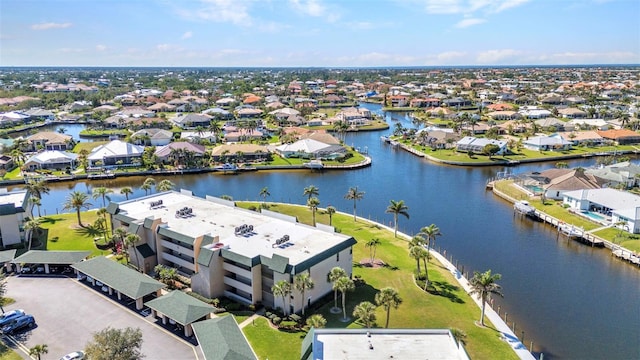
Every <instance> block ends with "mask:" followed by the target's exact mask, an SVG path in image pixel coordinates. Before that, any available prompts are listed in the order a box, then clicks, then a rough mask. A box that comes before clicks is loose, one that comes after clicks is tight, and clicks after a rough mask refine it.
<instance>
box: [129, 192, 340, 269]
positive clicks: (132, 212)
mask: <svg viewBox="0 0 640 360" xmlns="http://www.w3.org/2000/svg"><path fill="white" fill-rule="evenodd" d="M160 200H162V205H161V206H156V207H151V203H157V202H158V201H160ZM118 205H119V209H120V212H119V213H121V214H124V215H126V216H128V217H131V218H134V219H137V220H144V219H145V218H148V217H153V218H161V219H162V222H163V223H166V224H167V228H168V229H170V230H172V231H174V232H177V233H180V234H183V235H187V236H189V237H192V238H197V237H200V236H202V235H210V236H212V237H214V238H215V237H216V236H217V237H219V242H220V243H222V244H224V246H225V247H226V246H228V250H230V251H233V252H234V253H237V254H239V255H242V256H246V257H248V258H253V257H256V256H259V255H263V256H267V257H269V258H271V257H273V255H274V254H278V255H280V256H283V257H286V258H288V259H289V264H291V265H296V264H299V263H301V262H303V261H305V260H307V259H309V258H310V257H312V256H314V255H316V254H318V253H320V252H322V251H325V250H328V249H331V248H333V247H334V246H336V245H338V244H340V243H342V242H344V241H346V240H348V239H350V238H351V237H350V236H346V235H342V234H338V233H335V232H328V231H324V230H319V229H317V228H314V227H311V226H307V225H304V224H299V223H296V222H293V221H287V220H283V219H278V218H275V217H271V216H267V215H264V214H261V213H259V212H255V211H250V210H245V209H241V208H237V207H233V206H227V205H223V204H218V203H215V202H213V201H211V200H207V199H203V198H199V197H195V196H190V195H186V194H182V193H179V192H175V191H172V192H166V193H160V194H154V195H150V196H146V197H143V198H139V199H133V200H129V201H125V202H121V203H118ZM184 208H190V209H191V214H190V215H189V216H186V217H176V211H179V210H181V209H184ZM245 224H246V225H251V226H253V231H251V232H248V233H245V234H243V235H236V234H235V228H236V227H239V226H242V225H245ZM284 235H288V236H289V239H290V240H289V241H287V242H286V243H285V244H282V245H279V246H277V245H276V241H277V240H278V239H281V238H282V237H283V236H284Z"/></svg>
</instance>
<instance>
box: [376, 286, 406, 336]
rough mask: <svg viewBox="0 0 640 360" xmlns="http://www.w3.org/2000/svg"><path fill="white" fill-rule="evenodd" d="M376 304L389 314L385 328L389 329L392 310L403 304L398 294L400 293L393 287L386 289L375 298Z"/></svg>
mask: <svg viewBox="0 0 640 360" xmlns="http://www.w3.org/2000/svg"><path fill="white" fill-rule="evenodd" d="M375 301H376V304H377V305H378V306H382V307H383V308H384V309H385V311H386V312H387V321H386V323H385V325H384V327H385V328H388V327H389V314H390V313H391V308H394V309H397V308H398V306H400V304H402V298H400V295H399V294H398V291H397V290H396V289H394V288H392V287H386V288H383V289H382V290H380V292H378V293H377V294H376V297H375Z"/></svg>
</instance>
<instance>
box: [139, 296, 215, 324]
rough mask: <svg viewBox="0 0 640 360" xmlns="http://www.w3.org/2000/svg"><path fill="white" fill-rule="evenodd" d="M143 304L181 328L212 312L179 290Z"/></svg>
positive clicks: (211, 308)
mask: <svg viewBox="0 0 640 360" xmlns="http://www.w3.org/2000/svg"><path fill="white" fill-rule="evenodd" d="M144 304H145V305H146V306H148V307H150V308H152V309H153V310H156V311H158V312H161V313H163V314H164V315H166V316H167V317H169V318H170V319H173V320H175V321H176V322H177V323H178V324H180V325H183V326H184V325H188V324H191V323H192V322H194V321H198V320H199V319H201V318H203V317H205V316H207V315H209V314H210V313H212V312H213V307H212V306H211V305H209V304H207V303H205V302H202V301H200V300H198V299H196V298H194V297H193V296H190V295H187V294H185V293H183V292H182V291H179V290H174V291H172V292H170V293H168V294H166V295H163V296H161V297H159V298H156V299H153V300H150V301H147V302H146V303H144Z"/></svg>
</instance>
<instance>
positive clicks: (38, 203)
mask: <svg viewBox="0 0 640 360" xmlns="http://www.w3.org/2000/svg"><path fill="white" fill-rule="evenodd" d="M29 200H31V203H32V204H33V205H35V206H37V207H38V217H41V216H42V215H40V206H42V201H40V199H39V198H37V197H35V196H32V197H31V198H30V199H29ZM31 217H33V208H31Z"/></svg>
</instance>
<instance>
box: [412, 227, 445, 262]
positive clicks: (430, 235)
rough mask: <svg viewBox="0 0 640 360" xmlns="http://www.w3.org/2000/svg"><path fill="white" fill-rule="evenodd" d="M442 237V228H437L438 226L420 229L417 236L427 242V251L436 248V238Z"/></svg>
mask: <svg viewBox="0 0 640 360" xmlns="http://www.w3.org/2000/svg"><path fill="white" fill-rule="evenodd" d="M441 235H442V233H441V232H440V228H439V227H437V226H436V224H431V225H429V226H425V227H423V228H422V229H420V232H419V233H418V235H417V236H419V237H422V238H423V239H425V240H426V241H427V251H429V249H430V248H432V247H434V246H435V243H436V238H437V237H438V236H441ZM427 260H428V259H427Z"/></svg>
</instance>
